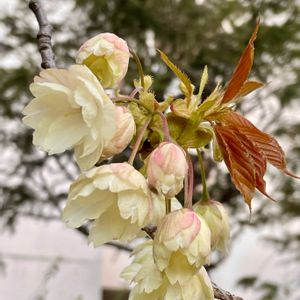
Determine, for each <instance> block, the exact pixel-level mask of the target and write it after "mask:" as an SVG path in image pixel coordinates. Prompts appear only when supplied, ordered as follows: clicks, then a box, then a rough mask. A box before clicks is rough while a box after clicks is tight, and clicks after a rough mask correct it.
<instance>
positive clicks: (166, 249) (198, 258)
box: [153, 208, 211, 284]
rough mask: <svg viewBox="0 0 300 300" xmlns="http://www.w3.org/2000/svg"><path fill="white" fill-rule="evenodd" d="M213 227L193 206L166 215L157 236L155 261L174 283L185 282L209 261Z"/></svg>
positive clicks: (155, 239)
mask: <svg viewBox="0 0 300 300" xmlns="http://www.w3.org/2000/svg"><path fill="white" fill-rule="evenodd" d="M210 238H211V237H210V230H209V228H208V225H207V224H206V222H205V220H204V219H202V218H201V217H199V216H197V214H196V213H195V212H194V211H192V210H190V209H186V208H183V209H179V210H175V211H173V212H171V213H170V214H168V215H166V216H165V217H164V218H163V219H162V221H161V223H160V224H159V225H158V227H157V231H156V234H155V237H154V247H153V253H154V261H155V263H156V265H157V267H158V269H159V270H160V271H164V272H165V273H166V275H167V277H168V280H169V281H170V283H171V284H175V283H176V282H179V283H180V284H183V283H185V282H187V281H188V280H190V279H191V277H192V276H193V275H195V274H196V273H197V271H198V270H199V269H200V268H201V267H202V266H203V265H204V264H205V263H208V262H209V256H210V250H211V248H210Z"/></svg>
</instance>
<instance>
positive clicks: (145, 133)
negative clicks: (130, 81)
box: [23, 24, 292, 300]
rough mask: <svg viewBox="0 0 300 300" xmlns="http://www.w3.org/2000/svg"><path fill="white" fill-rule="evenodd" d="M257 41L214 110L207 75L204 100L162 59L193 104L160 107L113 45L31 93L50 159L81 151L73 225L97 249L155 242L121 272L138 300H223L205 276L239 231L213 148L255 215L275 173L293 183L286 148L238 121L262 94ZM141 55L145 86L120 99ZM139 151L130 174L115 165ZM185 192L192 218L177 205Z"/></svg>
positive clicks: (104, 42)
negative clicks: (209, 160)
mask: <svg viewBox="0 0 300 300" xmlns="http://www.w3.org/2000/svg"><path fill="white" fill-rule="evenodd" d="M257 30H258V24H257V26H256V28H255V30H254V33H253V34H252V36H251V38H250V41H249V43H248V45H247V47H246V49H245V51H244V53H243V55H242V57H241V60H240V62H239V64H238V66H237V68H236V70H235V72H234V74H233V76H232V78H231V80H230V82H229V83H228V85H227V87H226V88H222V87H221V86H220V85H218V86H217V87H216V89H215V90H214V91H213V92H212V93H211V94H210V95H209V96H208V97H207V98H206V99H201V97H202V91H203V89H204V86H205V84H206V82H207V69H206V68H205V69H204V72H203V75H202V78H201V82H200V87H199V91H198V93H197V94H195V93H194V91H195V87H194V86H193V85H192V84H191V82H190V80H189V78H188V77H187V76H186V75H185V74H184V73H182V72H181V71H180V70H179V69H178V68H177V67H176V66H175V65H174V64H173V63H172V62H171V61H170V60H169V58H168V57H167V56H166V55H165V54H164V53H163V52H160V54H161V58H162V60H163V61H164V62H165V63H166V65H167V66H168V67H169V68H170V69H171V70H172V71H173V72H174V73H175V75H176V76H177V77H178V78H179V79H180V81H181V84H180V87H181V90H182V93H183V95H184V98H183V99H173V98H172V97H168V98H167V99H166V100H164V101H161V102H159V101H157V99H156V98H155V94H154V92H153V91H152V90H151V86H152V78H151V77H150V76H145V75H144V74H143V71H142V67H141V65H140V62H139V59H138V57H137V56H136V54H135V53H134V52H133V51H130V50H129V48H128V46H127V44H126V42H125V41H124V40H122V39H121V38H119V37H117V36H116V35H114V34H111V33H104V34H99V35H97V36H96V37H94V38H92V39H90V40H88V41H87V42H86V43H84V44H83V45H82V46H81V48H80V49H79V52H78V54H77V57H76V63H77V64H75V65H73V66H71V67H70V68H69V69H68V70H65V69H56V68H53V69H47V70H43V71H42V72H41V73H40V74H39V76H36V77H35V78H34V82H33V83H32V84H31V85H30V90H31V92H32V94H33V96H34V99H33V100H32V101H31V102H30V103H29V104H28V105H27V106H26V107H25V109H24V110H23V113H24V115H25V117H24V119H23V121H24V123H25V124H27V125H29V126H30V127H32V128H33V129H34V134H33V143H34V144H35V145H37V146H39V147H41V148H42V149H43V150H44V151H47V152H48V153H49V154H56V153H62V152H64V151H66V150H68V149H73V150H74V156H75V160H76V162H77V164H78V165H79V167H80V169H81V170H82V174H81V175H80V176H79V177H78V178H77V179H76V180H75V182H73V183H72V184H71V187H70V191H69V196H68V200H67V203H66V206H65V208H64V211H63V220H64V221H65V222H67V223H68V225H69V226H71V227H73V228H77V227H80V226H82V225H83V224H84V223H85V222H86V221H87V220H88V221H90V223H91V227H90V231H89V240H90V241H91V243H93V245H94V246H95V247H96V246H100V245H102V244H104V243H106V242H108V241H111V240H119V241H122V242H129V241H132V240H133V239H135V238H137V237H143V236H145V235H146V234H148V237H151V239H149V238H148V239H145V241H144V242H143V243H142V244H140V245H139V246H137V247H136V249H135V250H134V252H133V255H134V258H133V262H132V264H131V265H130V266H128V267H127V268H126V269H125V270H124V271H123V272H122V276H123V277H124V278H126V279H128V280H130V281H131V282H132V283H134V284H135V286H134V288H133V289H132V291H131V294H130V299H135V300H137V299H143V300H144V299H146V300H147V299H149V300H150V299H151V300H152V299H153V300H155V299H157V300H159V299H178V300H180V299H184V300H189V299H193V300H197V299H199V300H200V299H203V300H210V299H213V298H214V293H213V288H212V285H211V282H210V279H209V277H208V275H207V273H206V270H205V268H204V266H205V265H206V264H209V261H210V255H211V252H212V251H213V250H221V251H224V250H225V251H226V249H227V243H228V240H229V225H228V217H227V214H226V212H225V209H224V207H223V206H222V204H221V203H219V202H217V201H215V200H212V199H210V197H209V195H208V191H207V188H206V183H205V171H204V165H203V162H202V153H201V151H202V149H203V148H204V147H206V146H207V145H209V144H210V143H211V145H212V147H211V149H212V151H213V156H214V158H215V160H217V161H218V160H222V159H224V161H225V163H226V165H227V167H228V169H229V171H230V173H231V175H232V179H233V182H234V184H235V185H236V187H237V189H238V190H239V191H240V192H241V193H242V194H243V196H244V198H245V201H246V202H247V203H248V205H249V206H250V204H251V199H252V197H253V193H254V190H255V188H257V189H258V190H259V191H261V192H262V193H264V194H265V195H267V194H266V191H265V182H264V180H263V176H264V174H265V171H266V162H267V161H268V162H270V163H272V164H273V165H275V166H276V167H277V168H279V169H281V170H282V171H284V172H285V173H287V174H289V175H292V174H291V173H289V172H288V171H287V170H286V167H285V161H284V156H283V152H282V150H281V148H280V146H279V145H278V143H277V142H276V141H275V139H274V138H272V137H271V136H269V135H267V134H265V133H263V132H261V131H260V130H259V129H257V128H256V127H255V126H254V125H253V124H252V123H250V122H249V121H248V120H246V119H245V118H244V117H242V116H241V115H239V114H238V113H236V112H235V111H234V104H235V103H236V102H237V101H238V100H240V98H241V97H242V96H244V95H246V94H248V93H249V92H251V91H253V90H255V89H257V88H259V87H260V86H261V85H262V84H261V83H259V82H256V81H248V80H247V77H248V74H249V72H250V69H251V66H252V60H253V51H254V48H253V43H254V40H255V38H256V33H257ZM131 55H132V56H133V58H134V59H135V61H136V63H137V65H138V67H139V79H138V80H136V81H135V82H134V86H135V88H134V90H133V91H132V93H131V94H130V95H129V96H127V95H122V94H120V93H119V91H118V89H117V87H118V85H119V84H120V82H121V81H122V80H123V78H124V76H125V75H126V72H127V69H128V63H129V58H130V56H131ZM269 144H272V149H271V150H270V147H269ZM128 146H129V147H131V148H132V152H131V155H130V158H129V160H128V162H122V163H106V162H107V161H108V162H109V161H110V159H111V158H112V157H113V156H114V155H116V154H119V153H121V152H123V151H124V149H125V148H127V147H128ZM190 149H196V150H197V152H198V159H199V163H200V164H199V165H200V170H201V174H202V175H201V177H202V186H203V193H202V194H203V196H202V199H201V200H199V201H198V202H197V203H195V204H194V205H193V203H192V196H193V180H194V178H193V177H194V176H193V163H192V160H191V154H190V151H189V150H190ZM137 154H140V160H141V161H142V162H143V164H144V165H143V167H142V168H141V169H139V170H138V169H136V168H135V167H134V166H133V162H134V159H135V157H136V155H137ZM183 188H184V205H183V206H182V204H181V203H180V202H179V201H178V200H177V199H176V198H175V197H176V196H177V195H178V193H179V192H181V190H183ZM267 196H268V195H267ZM268 197H269V196H268ZM149 228H152V229H153V228H155V229H156V230H151V232H150V230H149Z"/></svg>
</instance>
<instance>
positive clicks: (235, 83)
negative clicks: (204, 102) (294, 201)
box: [221, 20, 259, 104]
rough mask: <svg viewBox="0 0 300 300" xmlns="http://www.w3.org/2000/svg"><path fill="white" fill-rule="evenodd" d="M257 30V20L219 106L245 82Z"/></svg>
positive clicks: (230, 98) (231, 97) (251, 61)
mask: <svg viewBox="0 0 300 300" xmlns="http://www.w3.org/2000/svg"><path fill="white" fill-rule="evenodd" d="M258 28H259V20H258V21H257V23H256V26H255V28H254V31H253V33H252V35H251V38H250V40H249V42H248V45H247V47H246V48H245V50H244V52H243V53H242V56H241V58H240V61H239V63H238V65H237V67H236V69H235V71H234V72H233V75H232V77H231V79H230V81H229V83H228V86H227V88H226V90H225V93H224V96H223V98H222V100H221V104H224V103H228V102H229V101H230V100H232V99H233V98H235V97H236V96H237V95H238V93H239V91H240V90H241V88H242V86H243V84H244V82H245V81H246V80H247V78H248V76H249V73H250V71H251V68H252V65H253V56H254V41H255V39H256V35H257V31H258Z"/></svg>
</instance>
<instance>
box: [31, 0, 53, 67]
mask: <svg viewBox="0 0 300 300" xmlns="http://www.w3.org/2000/svg"><path fill="white" fill-rule="evenodd" d="M29 8H30V9H31V10H32V12H33V13H34V15H35V17H36V19H37V22H38V25H39V32H38V34H37V40H38V49H39V52H40V54H41V57H42V63H41V67H42V68H43V69H48V68H54V67H55V61H54V60H55V56H54V53H53V49H52V44H51V38H52V26H51V25H50V24H49V22H48V19H47V16H46V13H45V12H44V10H43V6H42V4H41V3H40V1H39V0H31V1H30V2H29Z"/></svg>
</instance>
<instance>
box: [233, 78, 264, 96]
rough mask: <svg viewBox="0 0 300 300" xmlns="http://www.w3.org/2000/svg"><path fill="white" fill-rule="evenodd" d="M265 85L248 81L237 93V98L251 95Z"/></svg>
mask: <svg viewBox="0 0 300 300" xmlns="http://www.w3.org/2000/svg"><path fill="white" fill-rule="evenodd" d="M263 85H264V84H263V83H262V82H259V81H246V82H245V83H244V84H243V86H242V88H241V89H240V91H239V92H238V93H237V95H236V97H235V98H237V97H244V96H246V95H248V94H250V93H252V92H253V91H255V90H257V89H259V88H261V87H262V86H263Z"/></svg>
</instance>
